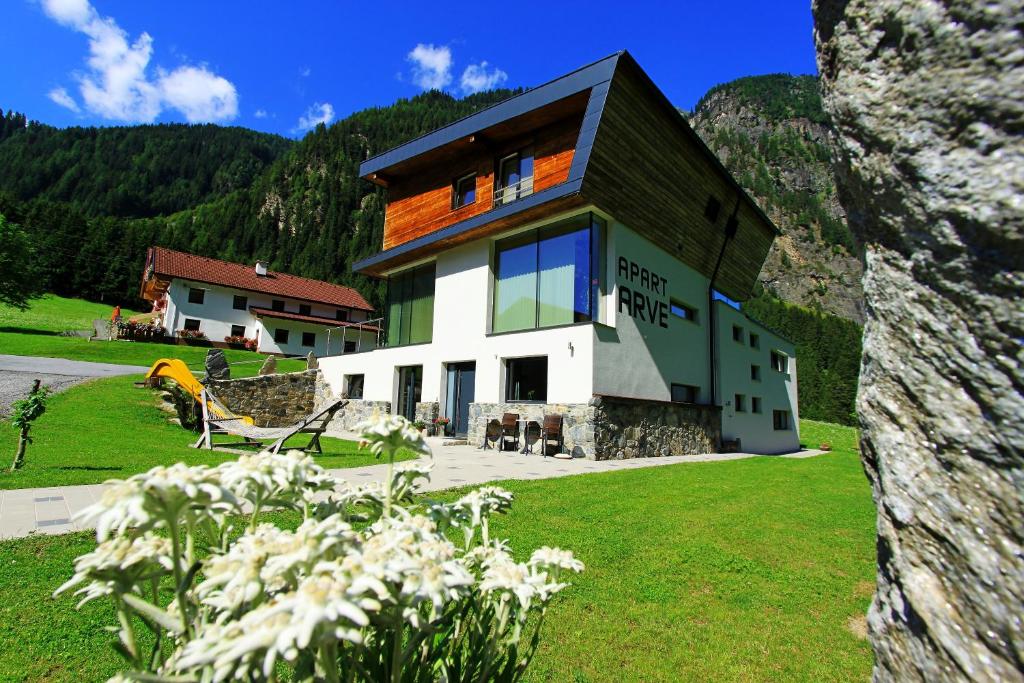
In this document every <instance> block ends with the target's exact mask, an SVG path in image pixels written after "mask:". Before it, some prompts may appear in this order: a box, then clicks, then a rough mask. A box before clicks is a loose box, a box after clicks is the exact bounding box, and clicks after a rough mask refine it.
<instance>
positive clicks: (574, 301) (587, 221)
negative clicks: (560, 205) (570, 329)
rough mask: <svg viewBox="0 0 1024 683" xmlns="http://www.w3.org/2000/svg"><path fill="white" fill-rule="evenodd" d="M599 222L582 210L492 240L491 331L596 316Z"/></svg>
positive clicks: (524, 328)
mask: <svg viewBox="0 0 1024 683" xmlns="http://www.w3.org/2000/svg"><path fill="white" fill-rule="evenodd" d="M601 227H602V225H601V222H600V219H598V218H596V217H595V216H594V215H593V214H589V213H585V214H582V215H579V216H573V217H572V218H568V219H566V220H564V221H559V222H558V223H555V224H553V225H550V226H546V227H543V228H539V229H537V230H530V231H528V232H525V233H522V234H519V235H516V236H514V237H510V238H508V239H505V240H501V241H500V242H498V243H497V245H496V248H495V266H494V273H495V275H494V317H493V322H492V326H491V329H492V331H494V332H511V331H514V330H528V329H533V328H536V327H552V326H554V325H568V324H571V323H578V322H585V321H588V320H594V319H596V318H597V315H596V311H597V303H598V300H599V297H600V291H601V280H602V278H601V271H602V269H601V267H600V264H601V258H600V244H601V233H602V230H601Z"/></svg>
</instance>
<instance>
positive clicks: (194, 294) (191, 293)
mask: <svg viewBox="0 0 1024 683" xmlns="http://www.w3.org/2000/svg"><path fill="white" fill-rule="evenodd" d="M205 298H206V290H205V289H199V288H198V287H189V288H188V302H189V303H190V304H202V303H203V300H204V299H205Z"/></svg>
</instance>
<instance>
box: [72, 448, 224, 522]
mask: <svg viewBox="0 0 1024 683" xmlns="http://www.w3.org/2000/svg"><path fill="white" fill-rule="evenodd" d="M108 483H109V484H110V485H111V486H110V488H108V489H107V490H105V491H104V492H103V496H102V497H101V498H100V501H99V502H98V503H94V504H93V505H90V506H89V507H87V508H85V509H84V510H82V511H81V512H80V513H78V514H77V515H76V516H75V519H76V520H78V521H81V522H84V523H95V524H96V539H97V540H99V541H104V540H106V539H107V537H108V536H109V535H110V532H111V531H112V530H113V531H116V532H117V533H118V534H123V533H124V532H125V531H126V530H127V529H128V528H129V527H138V528H140V529H143V530H147V529H155V528H160V527H163V526H166V525H167V520H168V519H172V520H178V518H179V517H181V516H182V515H184V516H187V517H191V519H192V521H197V520H199V519H200V518H202V517H204V516H206V517H217V518H219V517H221V516H223V515H224V514H226V513H227V512H229V511H231V510H234V509H235V508H236V507H237V504H236V502H235V497H234V496H233V495H232V494H231V492H230V491H228V490H227V489H226V488H224V487H223V486H222V485H221V483H220V480H219V478H218V476H217V473H216V471H215V470H211V469H210V468H209V467H206V466H204V465H196V466H193V467H189V466H187V465H185V464H184V463H178V464H176V465H172V466H170V467H163V466H160V467H154V468H153V469H151V470H149V471H148V472H145V473H143V474H136V475H133V476H131V477H129V478H128V479H126V480H124V481H120V480H114V481H111V482H108Z"/></svg>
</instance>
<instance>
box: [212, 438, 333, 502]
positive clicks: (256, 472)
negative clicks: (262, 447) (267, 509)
mask: <svg viewBox="0 0 1024 683" xmlns="http://www.w3.org/2000/svg"><path fill="white" fill-rule="evenodd" d="M217 470H218V472H219V474H220V478H221V482H222V483H223V485H224V486H225V487H226V488H228V489H229V490H230V491H231V492H232V493H233V494H234V495H235V496H236V497H238V498H242V499H245V500H248V501H249V502H251V503H253V504H254V505H264V504H266V503H268V502H269V503H271V504H277V505H295V504H298V503H299V502H300V501H302V500H304V499H305V495H306V494H308V493H313V492H316V491H327V490H331V489H333V488H334V485H335V483H336V482H335V479H334V478H333V477H331V476H330V475H329V474H327V472H326V471H325V470H324V469H323V468H322V467H320V466H319V465H317V464H316V462H314V460H313V458H311V457H310V456H308V455H304V454H303V453H302V452H301V451H289V452H287V453H271V452H269V451H263V452H261V453H256V454H253V455H243V456H241V457H240V458H238V460H236V461H233V462H225V463H223V464H221V465H220V466H219V467H218V468H217Z"/></svg>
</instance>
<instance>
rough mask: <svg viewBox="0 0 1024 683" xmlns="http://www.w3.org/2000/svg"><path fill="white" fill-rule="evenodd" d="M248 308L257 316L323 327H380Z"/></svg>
mask: <svg viewBox="0 0 1024 683" xmlns="http://www.w3.org/2000/svg"><path fill="white" fill-rule="evenodd" d="M249 310H250V311H251V312H252V314H253V315H255V316H256V317H258V318H281V319H282V320H298V321H300V322H304V323H315V324H317V325H323V326H324V327H362V329H364V330H369V331H371V332H376V331H377V330H379V329H380V328H379V327H377V326H376V325H367V324H365V323H364V324H362V325H360V324H359V323H354V322H352V321H348V322H346V321H343V320H335V319H334V318H321V317H320V316H318V315H302V314H301V313H292V312H290V311H275V310H272V309H269V308H261V307H259V306H250V307H249Z"/></svg>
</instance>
